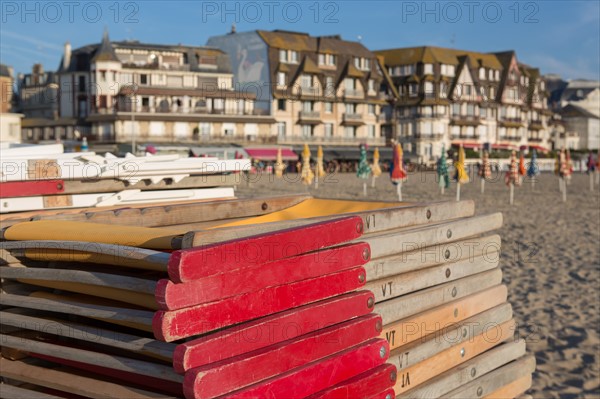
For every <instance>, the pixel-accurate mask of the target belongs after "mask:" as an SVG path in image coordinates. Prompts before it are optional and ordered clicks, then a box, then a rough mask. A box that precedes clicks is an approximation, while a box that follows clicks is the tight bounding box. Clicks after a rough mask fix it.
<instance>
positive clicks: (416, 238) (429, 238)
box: [357, 213, 502, 259]
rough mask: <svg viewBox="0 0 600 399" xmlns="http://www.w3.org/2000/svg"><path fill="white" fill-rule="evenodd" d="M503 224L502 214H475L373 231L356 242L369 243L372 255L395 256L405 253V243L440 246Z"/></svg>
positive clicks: (373, 257) (374, 257) (377, 256)
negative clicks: (443, 220) (444, 220)
mask: <svg viewBox="0 0 600 399" xmlns="http://www.w3.org/2000/svg"><path fill="white" fill-rule="evenodd" d="M501 226H502V214H501V213H492V214H489V215H482V216H474V217H470V218H464V219H460V220H456V221H451V222H446V223H438V224H435V225H432V226H426V227H418V228H408V229H403V230H398V231H389V232H383V233H381V234H378V233H375V234H372V235H368V236H365V237H362V238H361V239H359V240H357V241H365V242H368V243H369V245H370V246H371V258H372V259H377V258H380V257H385V256H391V255H396V254H399V253H402V252H404V251H405V250H404V249H403V248H406V247H407V246H408V245H410V244H412V245H415V244H416V245H427V246H432V245H439V244H446V243H448V242H452V241H456V240H461V239H464V238H466V237H471V236H477V235H480V234H485V233H488V232H490V231H492V230H496V229H499V228H500V227H501Z"/></svg>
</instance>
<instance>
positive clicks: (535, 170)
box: [527, 150, 540, 190]
mask: <svg viewBox="0 0 600 399" xmlns="http://www.w3.org/2000/svg"><path fill="white" fill-rule="evenodd" d="M539 174H540V169H539V167H538V164H537V152H536V151H535V150H532V151H531V161H530V162H529V166H528V167H527V176H528V177H529V179H531V189H532V190H534V189H535V177H536V176H537V175H539Z"/></svg>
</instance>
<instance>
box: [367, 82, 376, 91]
mask: <svg viewBox="0 0 600 399" xmlns="http://www.w3.org/2000/svg"><path fill="white" fill-rule="evenodd" d="M367 84H368V88H369V92H370V93H372V92H374V91H375V81H374V80H373V79H369V80H368V81H367Z"/></svg>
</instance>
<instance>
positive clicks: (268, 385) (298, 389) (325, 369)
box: [184, 338, 389, 399]
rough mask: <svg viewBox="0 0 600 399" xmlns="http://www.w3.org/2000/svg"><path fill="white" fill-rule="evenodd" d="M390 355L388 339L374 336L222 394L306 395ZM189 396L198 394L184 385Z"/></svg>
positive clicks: (238, 396) (288, 397)
mask: <svg viewBox="0 0 600 399" xmlns="http://www.w3.org/2000/svg"><path fill="white" fill-rule="evenodd" d="M388 355H389V347H388V343H387V341H386V340H385V339H381V338H374V339H372V340H369V341H367V342H365V343H362V344H360V345H357V346H354V347H352V348H348V349H346V350H345V351H343V352H340V353H337V354H335V355H332V356H329V357H327V358H325V359H322V360H318V361H316V362H312V363H310V364H307V365H306V366H303V367H300V368H297V369H294V370H291V371H288V372H287V373H284V374H282V375H279V376H277V377H273V378H270V379H268V380H266V381H263V382H259V383H258V384H254V385H251V386H249V387H247V388H243V389H240V390H238V391H235V392H231V393H228V394H227V395H225V396H220V397H219V398H225V397H227V398H231V399H242V398H252V399H255V398H286V399H293V398H304V397H306V396H309V395H312V394H313V393H315V392H318V391H321V390H323V389H325V388H327V387H329V386H331V385H335V384H338V383H340V382H342V381H344V380H347V379H349V378H352V377H354V376H355V375H357V374H360V373H364V372H365V371H367V370H370V369H372V368H375V367H377V366H379V365H380V364H382V363H384V362H385V361H386V360H387V358H388ZM184 394H185V396H186V398H188V399H191V398H193V397H195V396H194V395H196V394H198V393H197V392H190V391H188V390H186V389H185V388H184Z"/></svg>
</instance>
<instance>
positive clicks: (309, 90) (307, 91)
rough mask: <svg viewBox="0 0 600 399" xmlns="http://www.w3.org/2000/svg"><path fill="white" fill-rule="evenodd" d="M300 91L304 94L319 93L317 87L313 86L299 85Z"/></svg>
mask: <svg viewBox="0 0 600 399" xmlns="http://www.w3.org/2000/svg"><path fill="white" fill-rule="evenodd" d="M300 92H301V94H302V95H304V96H310V95H317V94H319V88H318V87H315V86H307V87H304V86H300Z"/></svg>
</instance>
